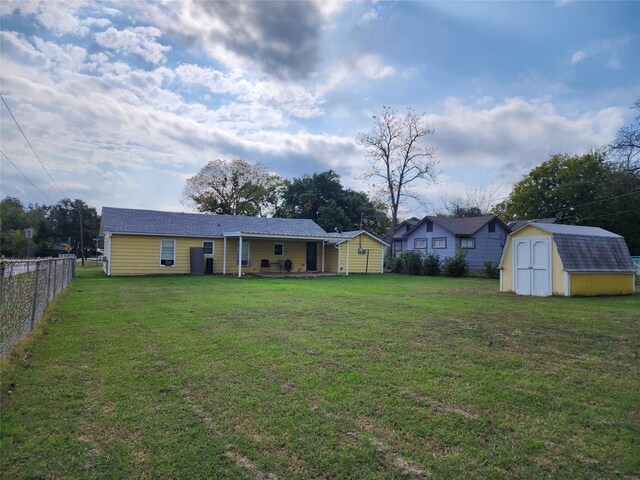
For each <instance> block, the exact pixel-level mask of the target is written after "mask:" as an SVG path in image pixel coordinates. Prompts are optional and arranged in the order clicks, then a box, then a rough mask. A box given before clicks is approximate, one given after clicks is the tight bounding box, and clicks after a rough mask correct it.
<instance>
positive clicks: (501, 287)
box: [500, 268, 504, 292]
mask: <svg viewBox="0 0 640 480" xmlns="http://www.w3.org/2000/svg"><path fill="white" fill-rule="evenodd" d="M503 288H504V287H503V286H502V268H501V269H500V291H501V292H504V290H503Z"/></svg>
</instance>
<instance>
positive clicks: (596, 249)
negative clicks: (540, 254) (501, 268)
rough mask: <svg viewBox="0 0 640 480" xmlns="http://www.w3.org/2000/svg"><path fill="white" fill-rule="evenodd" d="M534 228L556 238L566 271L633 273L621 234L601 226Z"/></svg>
mask: <svg viewBox="0 0 640 480" xmlns="http://www.w3.org/2000/svg"><path fill="white" fill-rule="evenodd" d="M532 225H533V226H534V227H536V228H539V229H540V230H543V231H545V232H548V233H550V234H552V235H553V239H554V241H555V243H556V248H557V249H558V254H559V255H560V259H561V260H562V266H563V268H564V270H566V271H567V272H620V273H623V272H624V273H633V272H634V268H633V263H632V261H631V255H630V254H629V249H628V248H627V244H626V243H625V241H624V238H623V237H621V236H620V235H617V234H615V233H613V232H609V231H608V230H604V229H602V228H598V227H584V226H580V225H558V224H546V223H535V224H532ZM501 263H502V262H501Z"/></svg>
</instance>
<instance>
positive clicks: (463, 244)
mask: <svg viewBox="0 0 640 480" xmlns="http://www.w3.org/2000/svg"><path fill="white" fill-rule="evenodd" d="M460 248H476V239H475V238H473V237H460Z"/></svg>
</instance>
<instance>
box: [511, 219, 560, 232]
mask: <svg viewBox="0 0 640 480" xmlns="http://www.w3.org/2000/svg"><path fill="white" fill-rule="evenodd" d="M529 223H558V219H557V218H555V217H554V218H534V219H531V220H512V221H511V222H509V223H507V226H508V227H509V230H510V231H512V232H515V231H516V230H519V229H521V228H522V227H524V226H525V225H527V224H529Z"/></svg>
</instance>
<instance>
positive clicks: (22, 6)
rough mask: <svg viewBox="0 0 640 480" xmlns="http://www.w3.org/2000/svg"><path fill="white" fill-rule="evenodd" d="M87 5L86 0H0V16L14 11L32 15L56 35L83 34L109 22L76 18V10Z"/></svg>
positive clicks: (100, 19) (107, 24)
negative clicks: (60, 0) (0, 0)
mask: <svg viewBox="0 0 640 480" xmlns="http://www.w3.org/2000/svg"><path fill="white" fill-rule="evenodd" d="M88 5H89V2H88V0H66V1H64V2H59V1H39V2H36V1H24V0H4V1H3V2H0V16H3V17H4V16H8V15H11V14H13V13H16V12H19V13H21V14H22V15H34V16H35V18H36V20H37V21H38V22H39V23H40V24H41V25H42V26H43V27H45V28H47V29H49V30H51V31H52V32H54V33H55V34H57V35H64V34H73V35H78V36H85V35H87V34H88V33H89V32H90V30H91V27H93V26H98V27H101V28H104V27H107V26H109V25H110V24H111V21H110V20H109V19H107V18H94V17H87V18H83V19H80V18H78V16H77V12H78V11H79V10H80V9H82V8H84V7H86V6H88Z"/></svg>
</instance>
